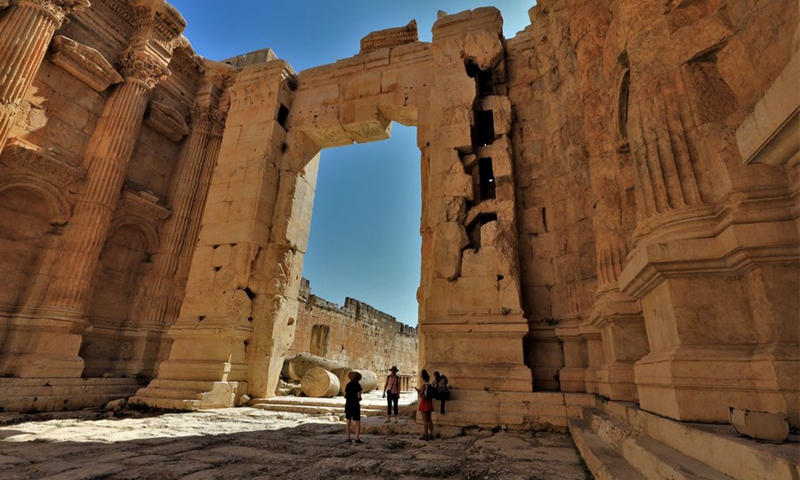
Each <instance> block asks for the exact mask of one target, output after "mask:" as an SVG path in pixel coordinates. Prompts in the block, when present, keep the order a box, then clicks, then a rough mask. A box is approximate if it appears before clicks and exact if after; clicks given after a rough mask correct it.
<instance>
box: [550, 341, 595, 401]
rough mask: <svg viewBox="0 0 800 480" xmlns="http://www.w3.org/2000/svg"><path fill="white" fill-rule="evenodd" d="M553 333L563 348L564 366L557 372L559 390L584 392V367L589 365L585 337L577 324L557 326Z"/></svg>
mask: <svg viewBox="0 0 800 480" xmlns="http://www.w3.org/2000/svg"><path fill="white" fill-rule="evenodd" d="M555 333H556V336H557V337H558V339H559V340H561V344H562V346H563V349H564V368H562V369H561V370H559V372H558V380H559V384H560V387H561V391H562V392H585V391H586V367H587V366H588V365H589V351H588V350H587V348H586V339H585V338H584V337H582V336H581V334H580V331H579V329H578V326H572V327H559V328H556V331H555Z"/></svg>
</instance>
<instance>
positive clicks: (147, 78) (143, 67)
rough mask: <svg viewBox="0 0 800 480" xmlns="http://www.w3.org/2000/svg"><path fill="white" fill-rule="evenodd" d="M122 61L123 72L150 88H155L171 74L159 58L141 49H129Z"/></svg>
mask: <svg viewBox="0 0 800 480" xmlns="http://www.w3.org/2000/svg"><path fill="white" fill-rule="evenodd" d="M121 62H122V72H123V73H124V74H125V76H126V77H128V78H132V79H135V80H139V81H140V82H142V83H143V84H145V85H147V87H148V88H154V87H155V86H156V85H157V84H158V83H159V82H161V81H162V80H164V79H165V78H167V77H168V76H169V74H170V71H169V69H167V68H166V67H164V65H163V64H162V63H161V62H160V61H159V60H158V59H156V58H155V57H154V56H153V55H151V54H149V53H146V52H143V51H140V50H131V51H128V52H127V53H126V54H125V55H124V56H123V57H122V60H121Z"/></svg>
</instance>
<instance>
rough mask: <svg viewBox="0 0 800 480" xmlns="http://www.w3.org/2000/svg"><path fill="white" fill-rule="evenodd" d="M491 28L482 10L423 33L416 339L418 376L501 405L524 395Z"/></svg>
mask: <svg viewBox="0 0 800 480" xmlns="http://www.w3.org/2000/svg"><path fill="white" fill-rule="evenodd" d="M501 31H502V18H501V17H500V15H499V12H498V11H497V10H496V9H493V8H482V9H477V10H473V11H469V12H462V13H460V14H457V15H450V16H441V17H440V18H439V20H438V21H437V22H436V24H435V25H434V27H433V42H432V44H431V51H432V53H433V66H432V69H433V80H432V85H433V86H432V87H431V92H430V108H429V109H425V111H422V110H421V112H420V120H419V129H420V137H421V138H424V139H425V140H426V141H425V147H426V148H425V149H424V150H423V187H422V191H423V205H424V207H423V218H422V232H423V249H422V282H423V285H422V288H421V289H420V291H421V293H422V295H421V298H420V299H419V301H420V313H421V318H420V325H419V332H420V356H421V364H420V368H427V369H428V370H440V371H443V372H445V373H446V374H447V376H448V378H450V379H451V381H453V382H457V384H458V386H459V388H462V389H465V390H471V391H473V392H475V394H476V395H485V392H493V393H491V394H490V395H501V396H503V398H506V397H505V394H509V393H511V392H514V393H523V392H531V390H532V386H531V371H530V369H529V368H527V367H526V365H525V357H524V350H523V337H524V336H525V335H526V333H527V332H528V326H527V321H526V320H525V318H524V317H523V313H522V308H521V301H520V274H519V263H518V262H519V254H518V248H517V233H516V198H515V191H514V173H513V163H512V161H511V146H510V141H509V133H510V130H511V105H510V100H509V99H508V96H507V90H506V89H507V87H506V85H505V82H506V80H505V79H506V65H505V57H504V53H505V51H504V45H503V41H502V33H501ZM467 32H469V33H467ZM426 137H427V138H426ZM421 144H422V143H421ZM499 372H502V374H499ZM495 392H504V393H495ZM498 398H499V397H498ZM489 401H498V400H496V399H495V400H489ZM499 401H502V400H499ZM503 413H504V414H505V413H508V412H503ZM448 417H450V415H448ZM447 420H448V421H450V420H451V418H448V419H447ZM452 421H457V419H456V414H454V415H453V416H452ZM492 421H498V422H499V423H504V422H503V421H502V420H500V419H499V418H493V419H492Z"/></svg>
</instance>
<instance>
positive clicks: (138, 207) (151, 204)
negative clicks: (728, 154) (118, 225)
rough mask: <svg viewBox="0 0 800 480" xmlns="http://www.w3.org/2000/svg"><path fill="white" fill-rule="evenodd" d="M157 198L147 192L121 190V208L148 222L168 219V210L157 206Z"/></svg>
mask: <svg viewBox="0 0 800 480" xmlns="http://www.w3.org/2000/svg"><path fill="white" fill-rule="evenodd" d="M157 201H158V197H156V196H155V195H152V194H149V193H147V192H144V191H142V192H138V193H136V192H132V191H130V190H123V192H122V204H121V206H122V208H123V209H125V210H126V211H127V212H129V213H132V214H134V215H138V216H140V217H144V218H146V219H150V220H164V219H166V218H167V217H169V214H170V211H169V209H167V208H165V207H162V206H161V205H158V204H157V203H156V202H157Z"/></svg>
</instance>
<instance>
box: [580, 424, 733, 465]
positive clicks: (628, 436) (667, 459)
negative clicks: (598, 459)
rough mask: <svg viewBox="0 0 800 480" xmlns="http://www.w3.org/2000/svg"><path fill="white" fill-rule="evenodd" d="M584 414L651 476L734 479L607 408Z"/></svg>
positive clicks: (612, 444)
mask: <svg viewBox="0 0 800 480" xmlns="http://www.w3.org/2000/svg"><path fill="white" fill-rule="evenodd" d="M584 418H585V421H586V422H587V423H588V424H589V425H590V426H591V428H592V430H593V431H594V432H595V433H596V434H597V436H598V437H600V438H601V439H602V440H603V441H604V442H605V443H606V444H608V445H609V446H610V447H611V448H613V449H614V450H616V451H617V452H619V453H620V454H621V456H622V457H623V458H624V459H625V460H626V461H627V462H628V463H629V464H630V465H631V466H632V467H633V468H635V469H636V470H637V471H638V472H639V473H641V474H642V475H644V477H645V478H647V479H649V480H661V479H664V478H669V479H671V480H732V479H731V477H729V476H728V475H725V474H723V473H721V472H719V471H718V470H716V469H714V468H712V467H710V466H708V465H706V464H705V463H703V462H701V461H699V460H697V459H695V458H692V457H690V456H688V455H685V454H684V453H682V452H680V451H678V450H676V449H674V448H672V447H669V446H668V445H665V444H663V443H661V442H659V441H657V440H655V439H653V438H652V437H650V436H648V435H646V434H644V433H641V432H638V431H636V430H634V429H633V428H632V427H631V426H630V425H628V424H626V423H625V422H623V421H621V420H619V419H617V418H615V417H613V416H611V415H608V414H606V413H604V412H601V411H599V410H595V409H587V410H585V413H584Z"/></svg>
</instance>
